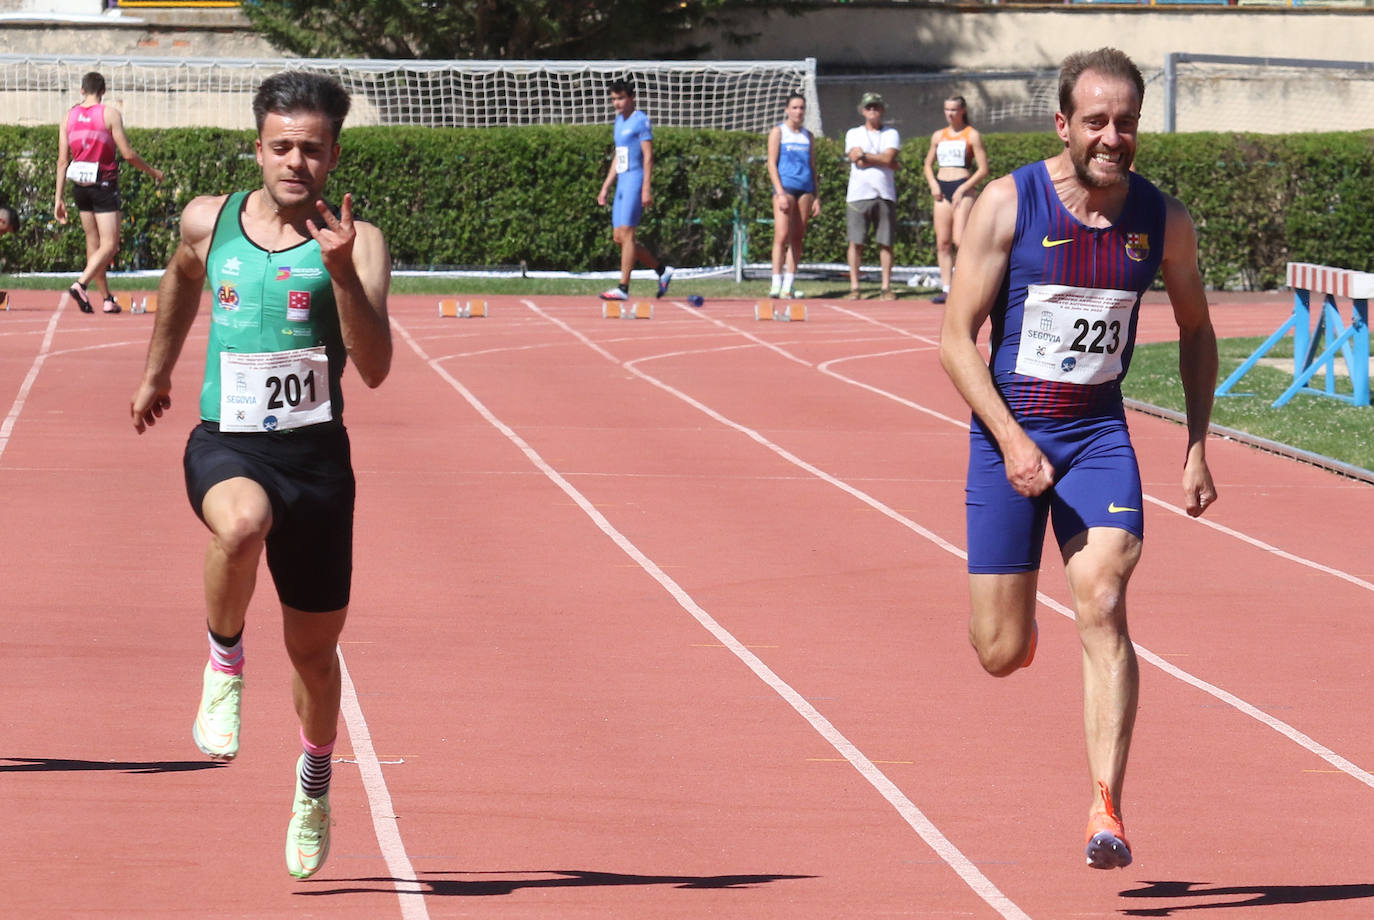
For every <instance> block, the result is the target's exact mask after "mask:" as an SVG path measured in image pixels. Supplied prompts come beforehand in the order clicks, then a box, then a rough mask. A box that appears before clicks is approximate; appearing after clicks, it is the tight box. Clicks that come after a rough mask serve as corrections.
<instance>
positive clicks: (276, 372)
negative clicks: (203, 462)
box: [219, 345, 334, 431]
mask: <svg viewBox="0 0 1374 920" xmlns="http://www.w3.org/2000/svg"><path fill="white" fill-rule="evenodd" d="M333 417H334V414H333V407H332V406H331V404H330V400H329V358H328V357H327V356H326V355H325V353H324V346H323V345H319V346H316V347H315V348H296V349H292V350H291V351H268V352H247V353H245V352H234V351H225V352H220V356H219V430H220V431H286V430H288V429H291V428H304V427H305V426H307V425H318V424H320V423H321V422H327V421H329V420H330V419H332V418H333Z"/></svg>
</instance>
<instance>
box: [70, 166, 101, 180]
mask: <svg viewBox="0 0 1374 920" xmlns="http://www.w3.org/2000/svg"><path fill="white" fill-rule="evenodd" d="M99 175H100V164H99V163H87V162H83V161H81V160H73V161H72V162H71V163H69V164H68V165H67V181H68V182H72V183H74V184H76V185H95V180H96V179H97V178H98V177H99Z"/></svg>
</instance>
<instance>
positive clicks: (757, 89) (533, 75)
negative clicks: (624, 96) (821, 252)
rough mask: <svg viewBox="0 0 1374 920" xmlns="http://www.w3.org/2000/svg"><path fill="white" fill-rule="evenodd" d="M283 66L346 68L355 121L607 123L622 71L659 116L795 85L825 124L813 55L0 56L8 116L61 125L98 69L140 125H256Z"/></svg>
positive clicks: (702, 117)
mask: <svg viewBox="0 0 1374 920" xmlns="http://www.w3.org/2000/svg"><path fill="white" fill-rule="evenodd" d="M286 69H299V70H312V71H317V72H322V73H328V74H331V75H333V76H335V77H337V78H338V79H339V80H340V82H341V83H343V85H344V87H345V88H346V89H347V90H348V91H349V93H351V94H352V96H353V111H352V112H351V113H350V115H349V120H348V123H349V124H350V125H425V126H443V127H495V126H502V125H545V124H601V123H604V122H606V121H609V120H610V119H611V118H612V117H613V115H614V112H613V111H612V110H611V107H610V103H609V101H608V96H607V91H606V84H607V82H608V81H610V80H611V79H613V78H616V77H624V78H628V79H629V80H631V81H632V82H633V83H634V86H635V91H636V100H637V102H638V105H639V107H640V108H641V109H643V110H644V111H646V112H648V113H649V117H650V118H651V119H652V120H653V122H654V124H655V125H660V126H665V127H688V128H718V129H724V130H735V131H755V132H762V131H767V130H768V129H769V128H770V127H771V126H772V125H774V124H776V123H777V121H778V119H779V117H780V116H781V113H782V111H783V109H784V107H785V103H786V100H787V96H788V94H790V93H793V92H801V93H802V94H803V95H805V96H806V99H807V112H808V127H810V128H811V129H812V131H814V132H815V133H817V134H819V133H820V106H819V104H818V101H817V98H816V62H815V59H814V58H808V59H806V60H803V61H692V62H680V61H613V62H582V61H577V62H570V61H374V60H316V59H251V60H233V59H186V58H151V57H150V58H141V57H121V58H113V57H67V56H42V55H15V54H6V55H0V119H3V120H4V121H5V123H8V124H54V123H56V122H57V120H58V119H59V118H60V117H61V115H62V113H63V112H65V111H66V109H67V107H68V106H70V105H71V104H72V103H73V102H76V101H79V99H80V94H79V92H78V87H79V86H80V85H81V77H82V75H84V74H85V73H87V72H88V71H92V70H94V71H99V72H100V73H101V74H102V75H103V76H104V77H105V83H106V94H105V100H106V101H107V102H110V103H113V104H115V105H118V106H119V107H120V108H121V110H122V111H123V113H124V116H125V117H126V118H127V119H128V120H129V123H130V124H132V125H137V126H138V127H140V128H172V127H195V126H206V127H219V128H251V127H253V116H252V112H251V102H252V97H253V93H254V92H255V91H256V89H257V87H258V84H259V83H261V82H262V80H263V79H264V78H266V77H268V76H270V75H272V74H274V73H277V72H278V71H281V70H286Z"/></svg>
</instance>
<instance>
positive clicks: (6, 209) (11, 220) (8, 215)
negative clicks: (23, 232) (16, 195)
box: [0, 204, 19, 233]
mask: <svg viewBox="0 0 1374 920" xmlns="http://www.w3.org/2000/svg"><path fill="white" fill-rule="evenodd" d="M0 214H4V215H5V223H7V224H9V225H10V232H11V233H13V232H14V231H16V230H18V229H19V212H18V211H16V210H15V209H14V208H12V207H10V206H9V205H7V204H0Z"/></svg>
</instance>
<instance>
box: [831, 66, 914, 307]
mask: <svg viewBox="0 0 1374 920" xmlns="http://www.w3.org/2000/svg"><path fill="white" fill-rule="evenodd" d="M859 111H861V112H862V113H863V116H864V123H863V124H861V125H859V127H857V128H850V129H849V131H848V133H846V134H845V136H844V149H845V150H846V151H847V152H848V156H849V163H850V166H849V191H848V192H847V193H846V195H845V223H846V227H847V230H848V238H849V299H850V300H858V299H859V298H860V297H861V296H862V295H861V294H860V293H859V264H860V261H861V259H862V257H863V250H864V240H865V239H866V238H867V236H868V230H869V228H870V227H872V228H873V239H874V242H876V243H877V244H878V262H879V265H880V266H881V267H882V278H883V290H882V294H881V295H880V296H881V297H882V298H883V299H884V300H887V299H890V298H891V297H892V240H893V237H894V234H895V232H896V229H897V181H896V175H897V151H898V150H900V149H901V146H902V140H901V138H900V137H899V136H898V135H897V129H896V128H892V127H888V126H885V125H884V124H883V112H884V111H886V108H885V107H884V105H883V97H882V96H880V95H878V94H877V93H864V95H863V98H862V99H861V100H860V101H859Z"/></svg>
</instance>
